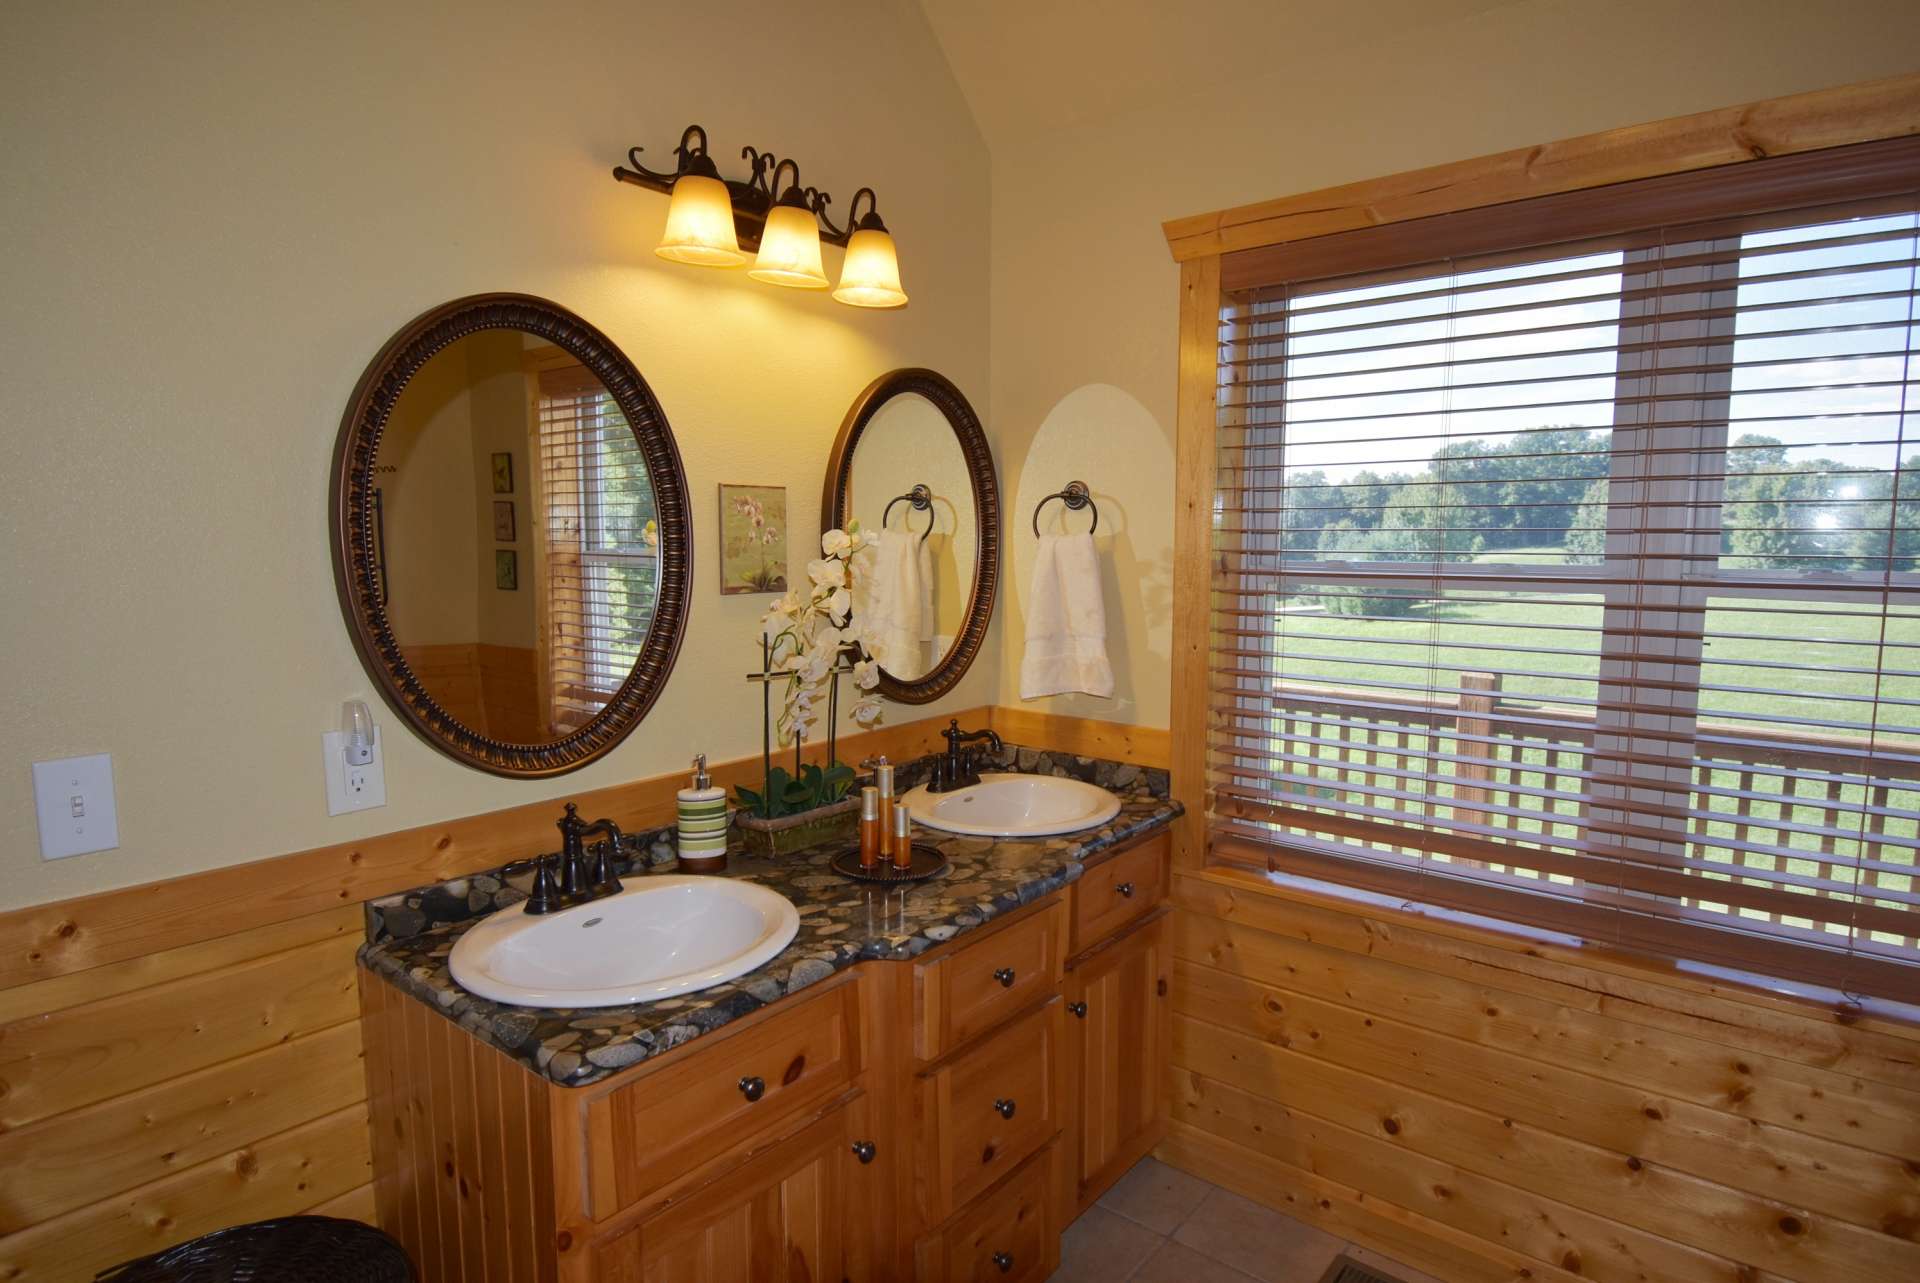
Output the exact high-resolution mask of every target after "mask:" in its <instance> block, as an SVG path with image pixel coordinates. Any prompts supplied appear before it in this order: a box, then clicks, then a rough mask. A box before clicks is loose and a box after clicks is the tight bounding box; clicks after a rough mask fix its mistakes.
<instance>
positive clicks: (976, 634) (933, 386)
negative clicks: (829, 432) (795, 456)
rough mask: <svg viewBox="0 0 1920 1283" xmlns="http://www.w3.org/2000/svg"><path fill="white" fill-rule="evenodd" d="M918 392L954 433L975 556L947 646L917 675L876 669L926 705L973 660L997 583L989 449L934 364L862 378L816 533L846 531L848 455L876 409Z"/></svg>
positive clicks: (839, 440)
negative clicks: (968, 491) (961, 612)
mask: <svg viewBox="0 0 1920 1283" xmlns="http://www.w3.org/2000/svg"><path fill="white" fill-rule="evenodd" d="M909 393H912V394H917V395H919V396H923V397H925V398H926V399H927V400H928V401H931V402H932V403H933V405H934V408H935V409H937V410H939V411H940V413H941V416H942V417H944V418H945V419H946V421H947V426H948V427H950V428H952V429H953V435H954V436H955V437H957V438H959V441H960V453H961V454H962V456H964V457H965V459H966V462H967V477H968V479H969V480H970V481H971V483H972V488H973V524H974V535H975V542H976V545H977V547H978V549H979V559H978V561H977V562H976V563H975V565H974V568H973V590H972V592H971V593H970V594H969V596H968V598H967V611H966V616H965V619H964V621H963V622H962V624H961V627H960V631H959V633H958V634H957V635H956V636H955V638H954V642H953V646H952V648H951V649H949V650H948V651H947V653H946V654H945V655H942V656H941V657H940V662H939V663H937V664H935V665H934V666H933V667H932V668H930V669H928V670H927V671H926V672H925V673H924V674H922V675H921V676H920V677H917V678H913V679H911V680H904V679H902V678H898V677H895V676H893V675H892V674H891V673H889V672H887V670H886V669H884V668H883V669H881V670H880V685H879V687H878V688H877V689H878V691H879V693H880V694H881V695H883V696H885V697H886V698H888V699H890V700H893V701H895V702H896V703H900V704H927V703H931V702H932V701H934V700H936V699H939V698H940V697H941V696H942V695H945V694H946V693H947V692H948V691H950V690H952V689H953V688H954V687H955V686H956V685H958V684H959V681H960V679H961V678H962V677H964V676H966V673H967V670H968V669H969V668H971V667H972V666H973V661H974V660H975V659H976V658H978V656H979V654H980V648H981V646H982V645H983V644H984V643H985V642H986V639H987V624H988V623H989V622H990V621H991V620H992V618H993V602H994V598H995V597H996V596H997V595H998V593H999V589H1000V482H999V478H998V476H997V474H996V473H995V472H994V470H993V451H992V449H991V448H990V447H989V446H988V445H987V434H986V430H985V429H984V428H982V427H981V426H980V417H979V416H978V415H976V414H975V413H974V412H973V406H972V405H971V404H970V403H969V402H968V401H967V398H966V394H965V393H963V392H961V391H960V389H959V388H957V387H955V386H954V384H953V381H952V380H951V379H949V378H947V376H946V375H944V374H941V373H940V372H939V371H938V370H927V369H920V368H918V367H909V368H906V369H899V370H891V371H888V372H887V373H886V374H883V375H881V376H880V377H879V378H877V379H875V380H874V381H873V382H871V383H869V384H868V385H867V387H866V390H865V391H863V392H862V393H861V394H860V395H859V396H858V397H856V398H854V402H853V406H852V408H851V409H849V410H848V411H847V417H846V418H845V420H843V421H842V422H841V424H840V435H839V436H838V437H836V438H835V439H834V442H833V457H832V458H831V459H830V460H829V461H828V463H827V480H826V485H825V487H824V488H823V489H822V491H821V495H820V533H821V534H825V533H826V532H827V531H829V530H840V529H845V522H846V520H847V507H848V504H849V503H850V502H851V496H850V495H849V493H848V492H849V490H851V488H852V481H853V453H854V450H855V448H856V447H858V446H859V444H860V436H861V434H862V433H864V432H865V431H866V430H867V425H868V424H869V423H871V422H872V421H873V417H874V415H876V414H878V413H879V412H880V407H882V406H884V405H885V404H886V403H887V402H888V401H890V400H892V399H893V398H894V397H897V396H904V395H907V394H909Z"/></svg>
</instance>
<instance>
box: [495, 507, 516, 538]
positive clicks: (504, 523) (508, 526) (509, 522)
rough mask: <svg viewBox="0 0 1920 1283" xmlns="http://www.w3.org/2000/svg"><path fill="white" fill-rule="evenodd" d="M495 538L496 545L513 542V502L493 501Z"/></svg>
mask: <svg viewBox="0 0 1920 1283" xmlns="http://www.w3.org/2000/svg"><path fill="white" fill-rule="evenodd" d="M493 538H494V541H495V542H496V543H512V542H513V538H514V535H513V500H511V499H495V500H494V501H493Z"/></svg>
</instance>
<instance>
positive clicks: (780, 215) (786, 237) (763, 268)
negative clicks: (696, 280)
mask: <svg viewBox="0 0 1920 1283" xmlns="http://www.w3.org/2000/svg"><path fill="white" fill-rule="evenodd" d="M789 168H790V169H792V170H793V182H792V183H790V184H789V185H788V187H787V190H786V191H785V193H784V194H782V195H781V197H780V199H779V200H777V201H775V202H774V203H773V208H772V209H770V210H768V211H767V223H766V227H765V229H764V230H762V231H761V233H760V255H759V257H758V258H756V259H754V260H753V268H752V270H750V271H749V272H748V273H747V275H748V276H751V277H752V278H753V279H754V280H756V281H765V282H766V283H767V284H769V285H786V286H791V287H792V288H794V289H801V290H824V289H825V288H827V273H826V269H825V268H823V267H822V266H821V265H820V223H819V221H818V220H817V219H816V218H815V216H814V212H813V208H812V207H811V206H810V205H808V204H807V193H806V192H803V191H801V190H800V166H798V165H796V164H794V163H793V162H792V161H791V160H783V161H781V162H780V163H779V164H778V165H777V166H775V167H774V171H773V185H774V187H775V188H776V189H778V188H779V186H780V175H781V173H782V172H784V171H785V170H787V169H789ZM816 194H817V193H816Z"/></svg>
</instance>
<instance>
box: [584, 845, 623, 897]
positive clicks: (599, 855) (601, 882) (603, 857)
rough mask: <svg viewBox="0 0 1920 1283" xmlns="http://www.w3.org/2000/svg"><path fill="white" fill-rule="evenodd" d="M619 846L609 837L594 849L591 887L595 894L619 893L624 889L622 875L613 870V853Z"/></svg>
mask: <svg viewBox="0 0 1920 1283" xmlns="http://www.w3.org/2000/svg"><path fill="white" fill-rule="evenodd" d="M618 848H619V844H618V843H617V842H616V841H615V840H614V839H612V838H609V839H607V840H606V841H605V842H601V843H598V844H597V845H595V847H594V849H593V877H592V879H591V883H590V887H589V889H590V890H591V891H592V892H593V894H594V895H595V896H603V895H618V894H619V893H620V891H621V889H622V888H621V885H620V875H619V874H617V873H615V872H614V871H613V853H614V852H615V851H616V850H617V849H618Z"/></svg>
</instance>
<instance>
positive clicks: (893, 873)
mask: <svg viewBox="0 0 1920 1283" xmlns="http://www.w3.org/2000/svg"><path fill="white" fill-rule="evenodd" d="M832 867H833V871H834V872H835V873H843V874H845V875H846V876H847V877H850V878H855V879H858V880H859V881H861V882H894V883H898V882H924V881H926V880H927V879H928V878H930V877H933V876H934V875H935V874H938V873H945V872H946V871H947V857H946V856H944V855H942V854H940V851H939V849H938V848H937V847H932V846H929V845H927V844H926V843H925V842H915V843H914V844H913V861H912V863H910V864H909V865H908V866H907V867H906V868H904V869H896V868H894V867H893V864H892V863H891V862H890V861H887V860H882V861H881V862H880V863H879V864H877V865H875V866H874V867H873V868H871V869H863V868H861V867H860V848H859V847H857V846H856V847H849V848H848V849H847V850H845V851H842V852H841V853H840V854H839V855H836V856H834V857H833V861H832Z"/></svg>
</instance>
